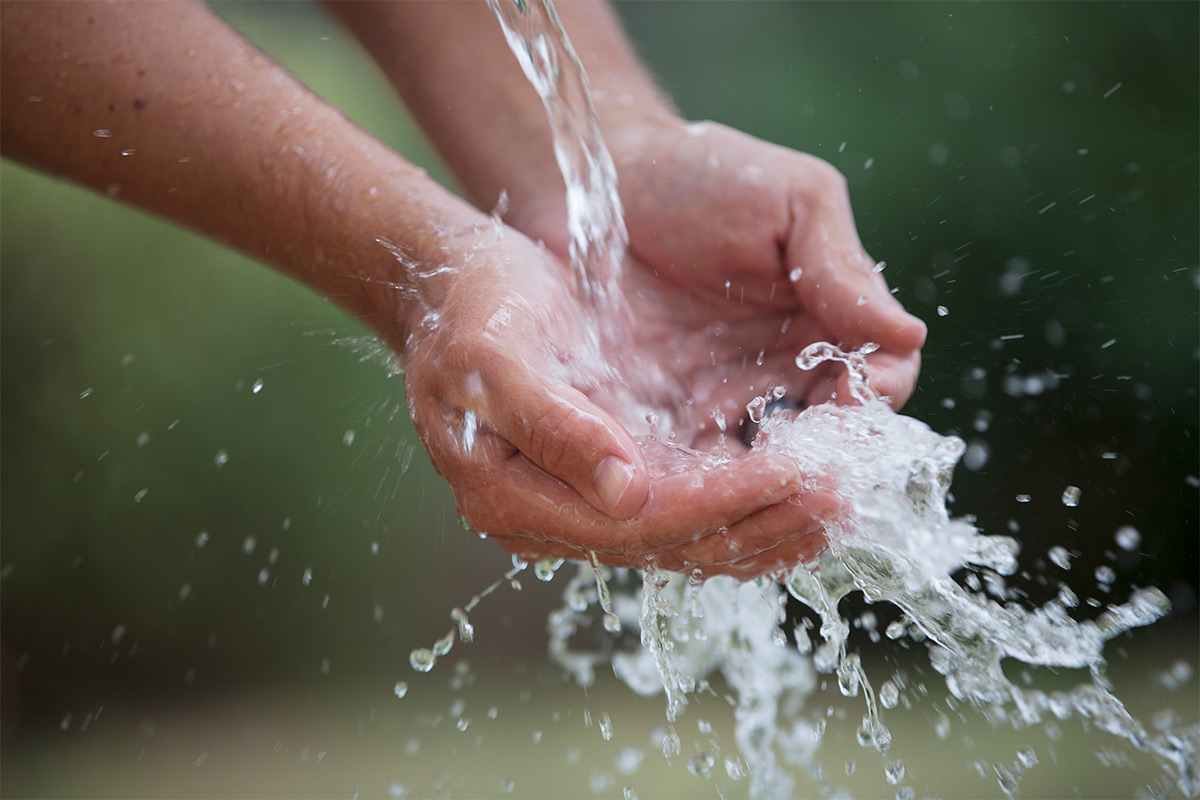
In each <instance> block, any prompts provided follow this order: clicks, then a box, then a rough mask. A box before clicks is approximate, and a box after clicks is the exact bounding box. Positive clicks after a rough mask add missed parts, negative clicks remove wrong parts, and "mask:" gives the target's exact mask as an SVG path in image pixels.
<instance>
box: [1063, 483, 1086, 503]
mask: <svg viewBox="0 0 1200 800" xmlns="http://www.w3.org/2000/svg"><path fill="white" fill-rule="evenodd" d="M1082 495H1083V492H1082V491H1081V490H1080V488H1079V487H1078V486H1068V487H1067V488H1065V489H1063V493H1062V504H1063V505H1064V506H1067V507H1068V508H1075V506H1077V505H1079V498H1080V497H1081V496H1082Z"/></svg>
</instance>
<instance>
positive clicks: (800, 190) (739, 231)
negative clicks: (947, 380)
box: [516, 122, 925, 449]
mask: <svg viewBox="0 0 1200 800" xmlns="http://www.w3.org/2000/svg"><path fill="white" fill-rule="evenodd" d="M609 142H610V146H611V147H612V152H613V156H614V160H615V161H616V164H617V169H618V174H619V177H620V192H621V198H622V201H623V203H624V205H625V219H626V225H627V227H628V229H629V258H628V259H627V260H626V265H625V267H626V268H625V273H624V276H623V278H624V281H625V292H626V295H627V297H628V298H629V299H630V302H631V305H632V309H633V313H632V319H633V328H632V330H631V335H632V338H633V339H634V341H635V347H636V349H637V350H638V351H639V352H640V353H641V354H642V355H643V356H645V357H646V358H647V359H648V363H650V364H652V365H653V366H654V368H657V369H661V370H662V371H663V372H664V373H665V376H662V375H660V376H658V379H657V383H658V384H659V385H660V386H661V385H663V384H665V383H672V384H673V385H674V386H675V387H676V389H677V390H679V391H678V394H679V396H680V397H682V398H683V400H684V401H685V405H681V406H680V407H679V408H677V409H676V411H677V413H676V418H675V419H674V427H673V430H674V432H675V434H676V436H677V441H678V442H679V443H681V444H686V445H690V446H692V447H697V448H700V449H705V448H707V447H710V446H712V445H713V444H714V443H715V442H716V441H717V440H718V439H719V438H720V433H721V432H720V430H719V428H720V424H719V423H720V419H721V418H723V419H724V425H725V426H726V428H727V430H728V432H729V433H731V434H733V435H732V436H730V437H729V440H728V442H727V443H728V445H729V446H730V447H731V448H736V447H737V440H739V439H740V438H741V437H739V436H737V434H738V433H739V432H740V426H742V425H744V424H745V421H746V417H747V410H746V407H747V405H748V404H749V403H750V402H751V401H753V400H754V399H755V398H756V397H762V396H765V397H766V399H767V400H771V399H774V398H775V396H776V395H777V394H779V392H781V391H782V392H783V393H784V394H785V395H786V397H788V398H790V399H792V400H793V401H796V404H799V405H814V404H817V403H822V402H826V401H829V400H831V399H832V400H836V401H837V402H842V403H846V402H852V396H851V393H850V391H849V381H848V376H847V375H846V374H845V371H844V369H843V368H841V367H840V366H837V365H828V366H826V367H823V368H818V369H816V370H813V371H809V372H805V371H803V370H801V369H800V368H799V367H798V366H797V365H796V361H795V359H796V356H797V355H798V354H799V353H800V351H801V350H803V349H804V348H805V347H806V346H808V345H809V344H812V343H814V342H819V341H828V342H832V343H834V344H838V345H840V346H842V347H843V348H844V349H850V348H854V347H860V346H862V345H864V344H867V343H874V344H876V345H878V350H876V351H875V352H874V353H872V354H871V355H869V356H867V359H866V364H867V379H868V384H869V385H870V387H871V388H872V390H873V391H874V392H875V393H876V394H877V395H879V396H883V397H886V398H888V399H889V400H890V402H891V403H892V404H893V405H894V406H896V407H899V406H900V405H902V404H903V403H904V401H906V400H907V399H908V397H909V396H910V395H911V394H912V391H913V388H914V386H915V383H916V377H917V373H918V370H919V367H920V348H921V346H922V345H923V344H924V341H925V325H924V323H922V322H921V321H920V320H919V319H917V318H915V317H913V316H912V315H910V314H908V313H907V312H905V311H904V309H903V307H902V306H901V305H900V303H899V302H897V301H896V299H895V298H894V297H892V295H891V294H890V292H889V291H888V288H887V285H886V283H885V282H884V279H883V276H882V274H881V270H882V265H880V264H878V263H877V262H876V261H875V260H874V259H872V258H871V257H870V256H868V255H867V253H866V251H865V250H864V248H863V246H862V243H861V242H860V241H859V239H858V235H857V232H856V230H855V226H854V218H853V214H852V212H851V210H850V201H849V195H848V192H847V189H846V182H845V180H844V178H843V177H842V176H841V174H840V173H838V172H837V170H836V169H834V168H833V167H832V166H830V165H829V164H828V163H826V162H824V161H821V160H820V159H817V158H815V157H813V156H809V155H805V154H803V153H798V152H796V151H793V150H788V149H786V148H783V147H778V146H775V145H771V144H768V143H766V142H763V141H761V140H758V139H755V138H753V137H751V136H747V135H746V134H743V133H740V132H738V131H735V130H732V129H730V128H726V127H724V126H722V125H718V124H716V123H709V122H704V123H694V124H686V123H683V122H677V123H673V124H661V123H660V124H654V125H645V126H640V127H639V126H626V127H625V128H622V129H621V130H619V131H617V132H616V133H615V134H614V133H610V135H609ZM562 213H563V212H562V211H561V209H560V208H559V207H557V206H550V205H548V206H547V207H546V208H542V209H537V210H535V211H533V212H532V213H529V214H526V215H524V217H523V218H519V219H517V220H516V224H517V225H518V226H519V227H522V228H523V229H525V230H527V231H529V232H530V233H531V235H534V236H537V237H540V238H542V239H544V240H545V241H546V243H547V244H548V245H549V246H550V247H551V249H553V250H555V251H559V252H562V251H565V240H564V239H563V237H562V235H561V234H559V233H557V232H558V231H561V230H564V229H565V225H564V224H563V223H562V221H561V217H562ZM635 377H636V376H635ZM772 390H775V391H774V392H773V391H772ZM716 411H719V412H720V414H719V415H718V414H716V413H714V412H716Z"/></svg>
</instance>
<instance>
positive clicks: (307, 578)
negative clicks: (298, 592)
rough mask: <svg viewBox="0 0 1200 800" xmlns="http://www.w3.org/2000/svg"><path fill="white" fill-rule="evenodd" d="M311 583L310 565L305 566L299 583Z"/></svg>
mask: <svg viewBox="0 0 1200 800" xmlns="http://www.w3.org/2000/svg"><path fill="white" fill-rule="evenodd" d="M310 583H312V567H305V568H304V573H303V574H302V575H301V576H300V585H301V586H308V585H309V584H310Z"/></svg>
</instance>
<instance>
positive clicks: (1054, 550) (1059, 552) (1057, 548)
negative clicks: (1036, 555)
mask: <svg viewBox="0 0 1200 800" xmlns="http://www.w3.org/2000/svg"><path fill="white" fill-rule="evenodd" d="M1046 555H1048V556H1049V557H1050V561H1051V562H1053V564H1054V565H1055V566H1056V567H1059V568H1060V569H1070V568H1071V554H1070V553H1069V552H1067V548H1065V547H1063V546H1062V545H1057V544H1056V545H1054V547H1051V548H1050V551H1049V552H1048V553H1047V554H1046Z"/></svg>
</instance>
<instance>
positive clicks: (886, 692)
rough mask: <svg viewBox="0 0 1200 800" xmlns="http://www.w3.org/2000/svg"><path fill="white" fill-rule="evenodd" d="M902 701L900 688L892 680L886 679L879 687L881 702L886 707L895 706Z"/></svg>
mask: <svg viewBox="0 0 1200 800" xmlns="http://www.w3.org/2000/svg"><path fill="white" fill-rule="evenodd" d="M899 701H900V690H899V689H898V688H896V684H894V683H892V682H891V681H884V682H883V685H882V686H880V687H879V702H880V703H881V704H882V705H883V707H884V708H895V707H896V704H897V703H898V702H899Z"/></svg>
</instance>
